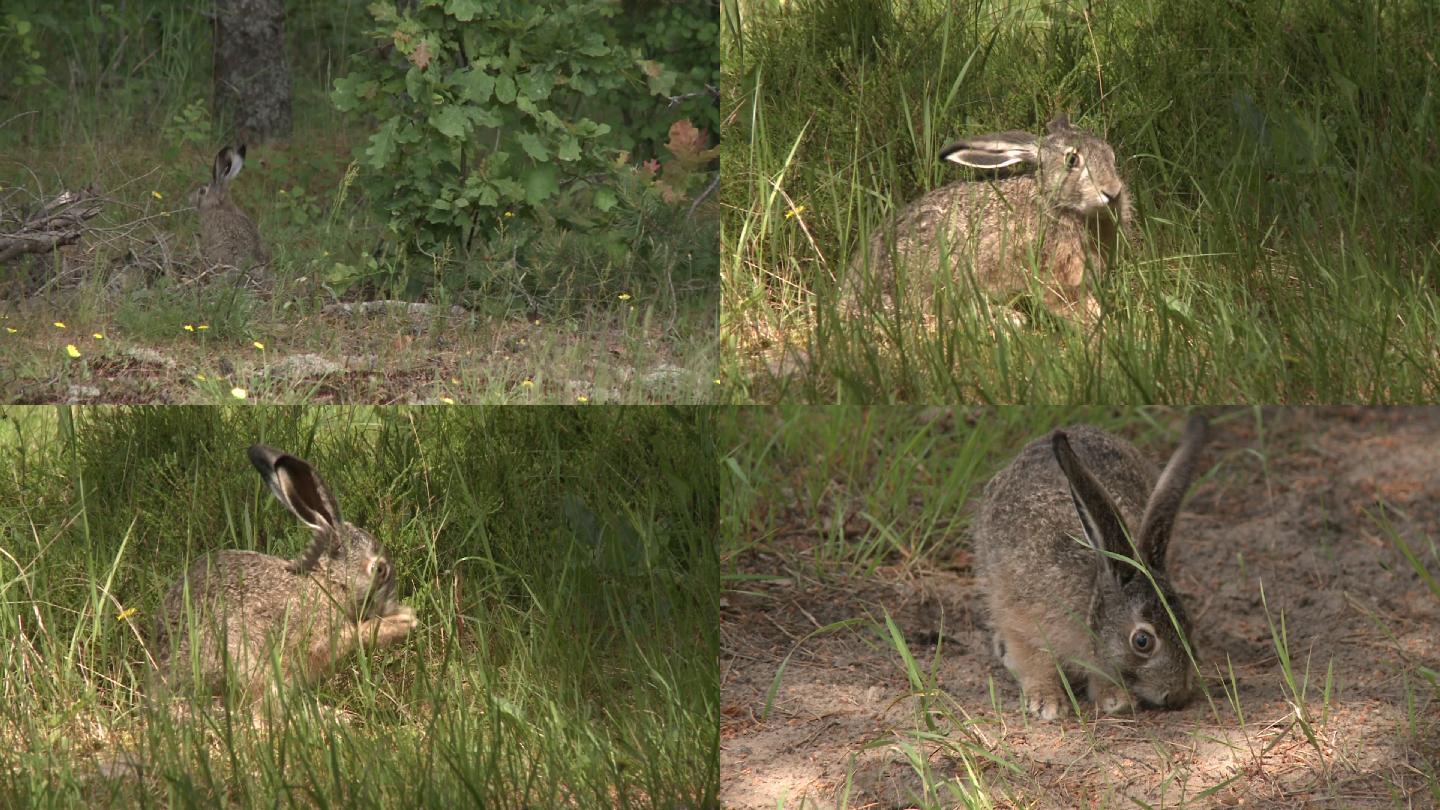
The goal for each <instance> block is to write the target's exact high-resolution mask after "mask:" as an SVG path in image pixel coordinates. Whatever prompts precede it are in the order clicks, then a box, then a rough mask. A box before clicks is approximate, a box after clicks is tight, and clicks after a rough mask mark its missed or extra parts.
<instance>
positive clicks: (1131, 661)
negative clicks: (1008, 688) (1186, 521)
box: [974, 415, 1206, 720]
mask: <svg viewBox="0 0 1440 810" xmlns="http://www.w3.org/2000/svg"><path fill="white" fill-rule="evenodd" d="M1205 434H1206V422H1205V420H1204V418H1203V417H1201V416H1199V415H1195V416H1192V417H1191V418H1190V420H1189V422H1188V424H1187V426H1186V430H1185V436H1184V439H1183V440H1182V441H1181V443H1180V446H1179V447H1178V448H1177V449H1176V451H1175V453H1174V455H1172V456H1171V458H1170V461H1169V463H1168V464H1167V465H1166V467H1165V470H1164V471H1163V472H1162V473H1160V474H1158V475H1157V474H1156V472H1155V468H1154V466H1153V465H1152V464H1151V463H1150V462H1149V461H1147V460H1146V459H1145V458H1144V457H1143V456H1142V455H1141V454H1140V452H1139V451H1138V450H1136V449H1135V447H1134V446H1133V445H1131V444H1130V443H1128V442H1126V441H1125V440H1123V439H1120V438H1118V437H1116V436H1114V435H1112V434H1110V433H1107V432H1105V431H1103V430H1101V429H1099V428H1095V427H1091V426H1085V425H1081V426H1077V427H1072V428H1066V429H1064V430H1057V431H1054V432H1053V433H1051V434H1050V435H1048V436H1045V437H1044V438H1041V439H1038V440H1036V441H1033V442H1031V443H1030V444H1028V445H1027V446H1026V447H1025V448H1024V449H1023V450H1021V451H1020V454H1019V455H1018V456H1017V457H1016V458H1015V460H1014V461H1013V462H1011V464H1010V466H1009V467H1007V468H1006V469H1005V470H1003V471H1001V472H1000V473H999V474H998V475H996V476H995V478H994V479H992V480H991V482H990V483H989V484H988V485H987V486H986V488H985V493H984V497H983V503H982V505H981V508H980V511H979V513H978V515H977V518H976V523H975V528H974V540H975V546H976V562H977V566H978V570H979V575H980V580H981V583H982V587H983V589H984V592H985V601H986V607H987V610H988V613H989V616H990V621H991V625H992V627H993V629H994V631H995V637H994V641H995V652H996V654H997V656H999V657H1000V658H1001V662H1002V663H1003V664H1004V665H1005V667H1006V668H1007V669H1009V670H1010V671H1011V673H1012V674H1013V675H1014V676H1015V678H1016V680H1018V681H1019V683H1020V687H1021V689H1022V690H1023V691H1024V693H1025V700H1026V708H1027V709H1028V710H1029V711H1030V712H1032V713H1033V714H1035V715H1037V716H1038V717H1040V718H1041V719H1043V720H1053V719H1055V718H1056V717H1057V716H1058V715H1059V714H1060V712H1061V711H1062V710H1063V708H1064V707H1065V706H1067V705H1069V704H1070V697H1069V692H1067V689H1066V683H1065V681H1062V679H1061V673H1062V672H1063V673H1064V674H1065V679H1066V680H1067V681H1069V682H1071V683H1076V684H1078V683H1081V682H1084V683H1085V684H1086V685H1087V687H1088V691H1089V697H1090V699H1091V700H1092V701H1094V703H1095V704H1096V706H1097V707H1098V708H1099V709H1100V711H1101V712H1102V713H1106V714H1109V713H1114V712H1118V711H1124V710H1130V709H1133V708H1134V707H1135V706H1136V704H1137V701H1138V703H1139V704H1140V705H1143V706H1147V707H1164V708H1179V707H1182V706H1184V705H1186V704H1187V703H1188V702H1189V701H1190V700H1191V699H1192V698H1193V697H1194V696H1195V694H1196V693H1197V691H1198V680H1197V678H1196V668H1195V664H1194V663H1193V661H1194V659H1193V655H1192V653H1191V652H1190V650H1189V649H1187V644H1188V641H1182V636H1181V634H1183V636H1184V639H1186V640H1188V639H1189V638H1190V623H1189V619H1188V617H1187V616H1186V614H1185V610H1184V607H1183V605H1182V604H1181V602H1180V599H1179V596H1178V594H1176V592H1175V591H1174V589H1172V588H1171V586H1170V584H1169V581H1168V579H1167V578H1166V574H1165V550H1166V547H1167V546H1168V544H1169V539H1170V531H1171V529H1172V528H1173V526H1174V524H1175V517H1176V514H1177V513H1178V512H1179V509H1180V503H1181V501H1182V500H1183V498H1184V496H1185V490H1186V489H1187V488H1188V486H1189V483H1190V479H1191V478H1192V477H1193V475H1194V472H1195V466H1196V457H1197V455H1198V452H1199V450H1200V447H1201V446H1202V445H1203V444H1204V441H1205ZM1129 527H1136V531H1134V532H1131V531H1130V528H1129ZM1132 539H1133V541H1134V542H1133V545H1132V542H1131V540H1132ZM1101 550H1103V551H1107V552H1110V553H1113V554H1118V555H1121V556H1123V557H1126V558H1129V559H1130V560H1135V561H1137V562H1138V563H1139V564H1140V565H1141V566H1143V567H1144V569H1145V572H1142V571H1140V570H1139V569H1137V568H1136V567H1135V566H1134V565H1132V564H1130V563H1129V562H1125V561H1120V560H1116V559H1114V558H1112V557H1109V556H1107V555H1106V554H1104V553H1101ZM1146 572H1148V574H1149V576H1146ZM1152 577H1153V584H1152V581H1151V578H1152ZM1162 596H1163V600H1162V598H1161V597H1162ZM1167 607H1168V610H1167ZM1172 614H1173V616H1174V621H1172V619H1171V615H1172ZM1074 694H1075V695H1076V697H1077V698H1078V697H1079V695H1080V692H1079V691H1078V689H1077V690H1075V691H1074Z"/></svg>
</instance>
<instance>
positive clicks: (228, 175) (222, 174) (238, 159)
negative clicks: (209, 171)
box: [213, 144, 245, 184]
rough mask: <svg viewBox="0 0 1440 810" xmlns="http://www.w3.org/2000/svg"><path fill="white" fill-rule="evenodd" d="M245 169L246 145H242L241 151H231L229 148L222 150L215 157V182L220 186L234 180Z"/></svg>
mask: <svg viewBox="0 0 1440 810" xmlns="http://www.w3.org/2000/svg"><path fill="white" fill-rule="evenodd" d="M244 167H245V145H244V144H241V145H240V148H239V149H231V148H230V147H228V146H226V147H224V148H222V149H221V150H220V151H219V152H218V153H217V154H216V155H215V170H214V172H213V175H214V178H215V182H216V183H217V184H218V183H222V182H225V181H228V180H231V179H233V178H234V177H235V175H237V174H239V173H240V170H241V169H242V168H244Z"/></svg>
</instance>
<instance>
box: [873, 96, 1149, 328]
mask: <svg viewBox="0 0 1440 810" xmlns="http://www.w3.org/2000/svg"><path fill="white" fill-rule="evenodd" d="M940 156H941V157H942V158H944V159H945V160H950V161H954V162H955V163H959V164H960V165H962V166H968V167H970V168H973V169H981V170H985V171H988V172H996V171H1000V170H1009V171H1013V169H1012V168H1011V167H1015V166H1018V165H1021V164H1023V165H1025V166H1028V167H1031V168H1033V169H1034V171H1033V172H1031V173H1029V174H1018V175H1011V176H1003V177H994V178H990V179H986V180H962V181H959V182H955V183H951V184H949V185H947V186H942V187H941V188H938V189H935V190H934V191H931V192H930V193H928V194H926V195H924V196H922V197H920V198H919V199H917V200H915V201H914V202H912V203H910V204H909V205H907V206H905V208H904V209H903V210H902V211H901V212H900V214H899V216H897V217H896V218H895V222H894V224H893V229H892V230H882V231H879V232H877V233H875V234H874V235H873V236H872V237H871V240H870V247H869V250H868V251H865V252H864V253H862V254H861V255H860V256H858V257H857V260H856V261H855V262H853V263H852V266H851V268H850V279H851V280H850V282H849V288H848V290H847V294H846V297H847V298H848V299H849V300H850V301H851V302H853V300H854V298H855V297H856V296H857V295H858V293H859V288H858V285H860V284H862V283H863V282H862V281H861V278H860V277H861V276H862V273H860V272H857V270H858V269H859V266H860V265H861V264H862V263H863V262H865V261H867V260H868V262H869V266H870V269H871V273H872V274H873V277H874V279H875V281H876V284H877V285H878V289H879V290H880V291H881V293H882V298H883V301H884V305H885V306H886V307H887V308H888V307H893V305H894V295H895V286H896V280H895V276H896V273H895V264H896V263H897V262H898V263H901V264H903V265H904V268H905V270H906V271H907V274H906V278H907V283H906V288H907V290H908V292H907V294H906V295H905V300H906V301H907V302H910V306H912V307H915V308H918V309H919V310H920V312H921V313H923V314H924V315H925V316H927V317H928V316H931V314H932V308H931V303H932V301H933V300H934V296H935V292H936V288H937V287H938V286H939V284H940V283H941V279H940V277H941V276H948V277H952V278H956V279H962V278H966V277H973V279H974V283H975V286H976V287H977V288H978V289H979V290H981V291H983V292H984V293H986V294H988V295H989V296H991V297H993V298H996V299H999V300H1002V301H1004V300H1010V299H1013V298H1014V297H1016V296H1017V295H1019V294H1021V293H1024V292H1026V291H1029V290H1030V289H1032V287H1033V288H1038V289H1039V290H1041V291H1042V293H1043V295H1042V302H1043V303H1044V305H1045V306H1046V307H1047V308H1048V309H1050V310H1051V311H1052V312H1055V313H1056V314H1058V315H1062V316H1065V317H1072V318H1079V319H1081V320H1094V319H1095V318H1097V317H1098V316H1099V314H1100V307H1099V305H1098V304H1097V303H1096V302H1095V300H1094V299H1093V298H1091V297H1090V294H1089V293H1088V292H1087V291H1086V289H1085V276H1086V270H1087V268H1088V269H1089V270H1090V271H1091V272H1101V271H1103V270H1104V269H1105V267H1106V265H1107V264H1108V263H1109V261H1110V258H1111V255H1112V254H1113V252H1114V251H1115V249H1116V247H1117V243H1118V240H1119V238H1120V235H1121V233H1122V232H1129V231H1130V230H1131V229H1132V227H1133V222H1132V220H1133V217H1134V213H1133V209H1132V207H1131V204H1130V193H1129V191H1128V190H1127V189H1126V187H1125V183H1124V181H1122V180H1121V179H1120V175H1119V174H1118V173H1117V172H1116V170H1115V153H1114V151H1112V150H1111V148H1110V145H1109V144H1108V143H1106V142H1105V141H1103V140H1101V139H1100V138H1098V137H1096V136H1095V135H1092V134H1090V133H1088V132H1084V131H1082V130H1078V129H1075V128H1073V127H1071V126H1070V121H1069V118H1068V117H1067V116H1066V115H1064V114H1061V115H1058V116H1056V117H1055V118H1054V119H1053V120H1052V121H1050V123H1049V127H1048V132H1047V134H1045V135H1044V136H1043V137H1036V136H1034V135H1031V134H1030V133H1028V132H997V133H994V134H990V135H980V136H978V137H974V138H967V139H965V140H961V141H957V142H956V143H953V144H951V145H949V146H947V147H945V148H944V149H943V150H941V152H940ZM942 257H943V258H944V267H941V260H942ZM850 306H851V307H852V311H853V303H851V304H850Z"/></svg>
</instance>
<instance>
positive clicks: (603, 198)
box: [594, 186, 619, 212]
mask: <svg viewBox="0 0 1440 810" xmlns="http://www.w3.org/2000/svg"><path fill="white" fill-rule="evenodd" d="M617 202H619V198H618V197H616V196H615V192H614V191H612V190H610V189H608V188H604V187H603V186H602V187H601V188H597V189H595V199H594V205H595V210H597V211H601V212H608V211H609V210H610V209H612V208H614V207H615V203H617Z"/></svg>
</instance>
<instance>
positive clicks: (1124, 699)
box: [1090, 678, 1135, 714]
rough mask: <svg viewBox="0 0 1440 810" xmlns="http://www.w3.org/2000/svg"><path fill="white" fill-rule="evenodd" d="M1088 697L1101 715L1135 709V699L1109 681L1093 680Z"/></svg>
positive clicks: (1122, 688)
mask: <svg viewBox="0 0 1440 810" xmlns="http://www.w3.org/2000/svg"><path fill="white" fill-rule="evenodd" d="M1090 697H1091V698H1093V699H1094V700H1095V707H1096V708H1097V709H1099V710H1100V713H1101V714H1118V713H1120V712H1126V711H1130V710H1131V709H1134V708H1135V699H1134V698H1133V697H1131V696H1130V693H1129V692H1127V691H1125V687H1123V686H1119V685H1116V684H1115V683H1112V682H1111V681H1109V680H1104V679H1100V678H1095V679H1092V680H1091V681H1090Z"/></svg>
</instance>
